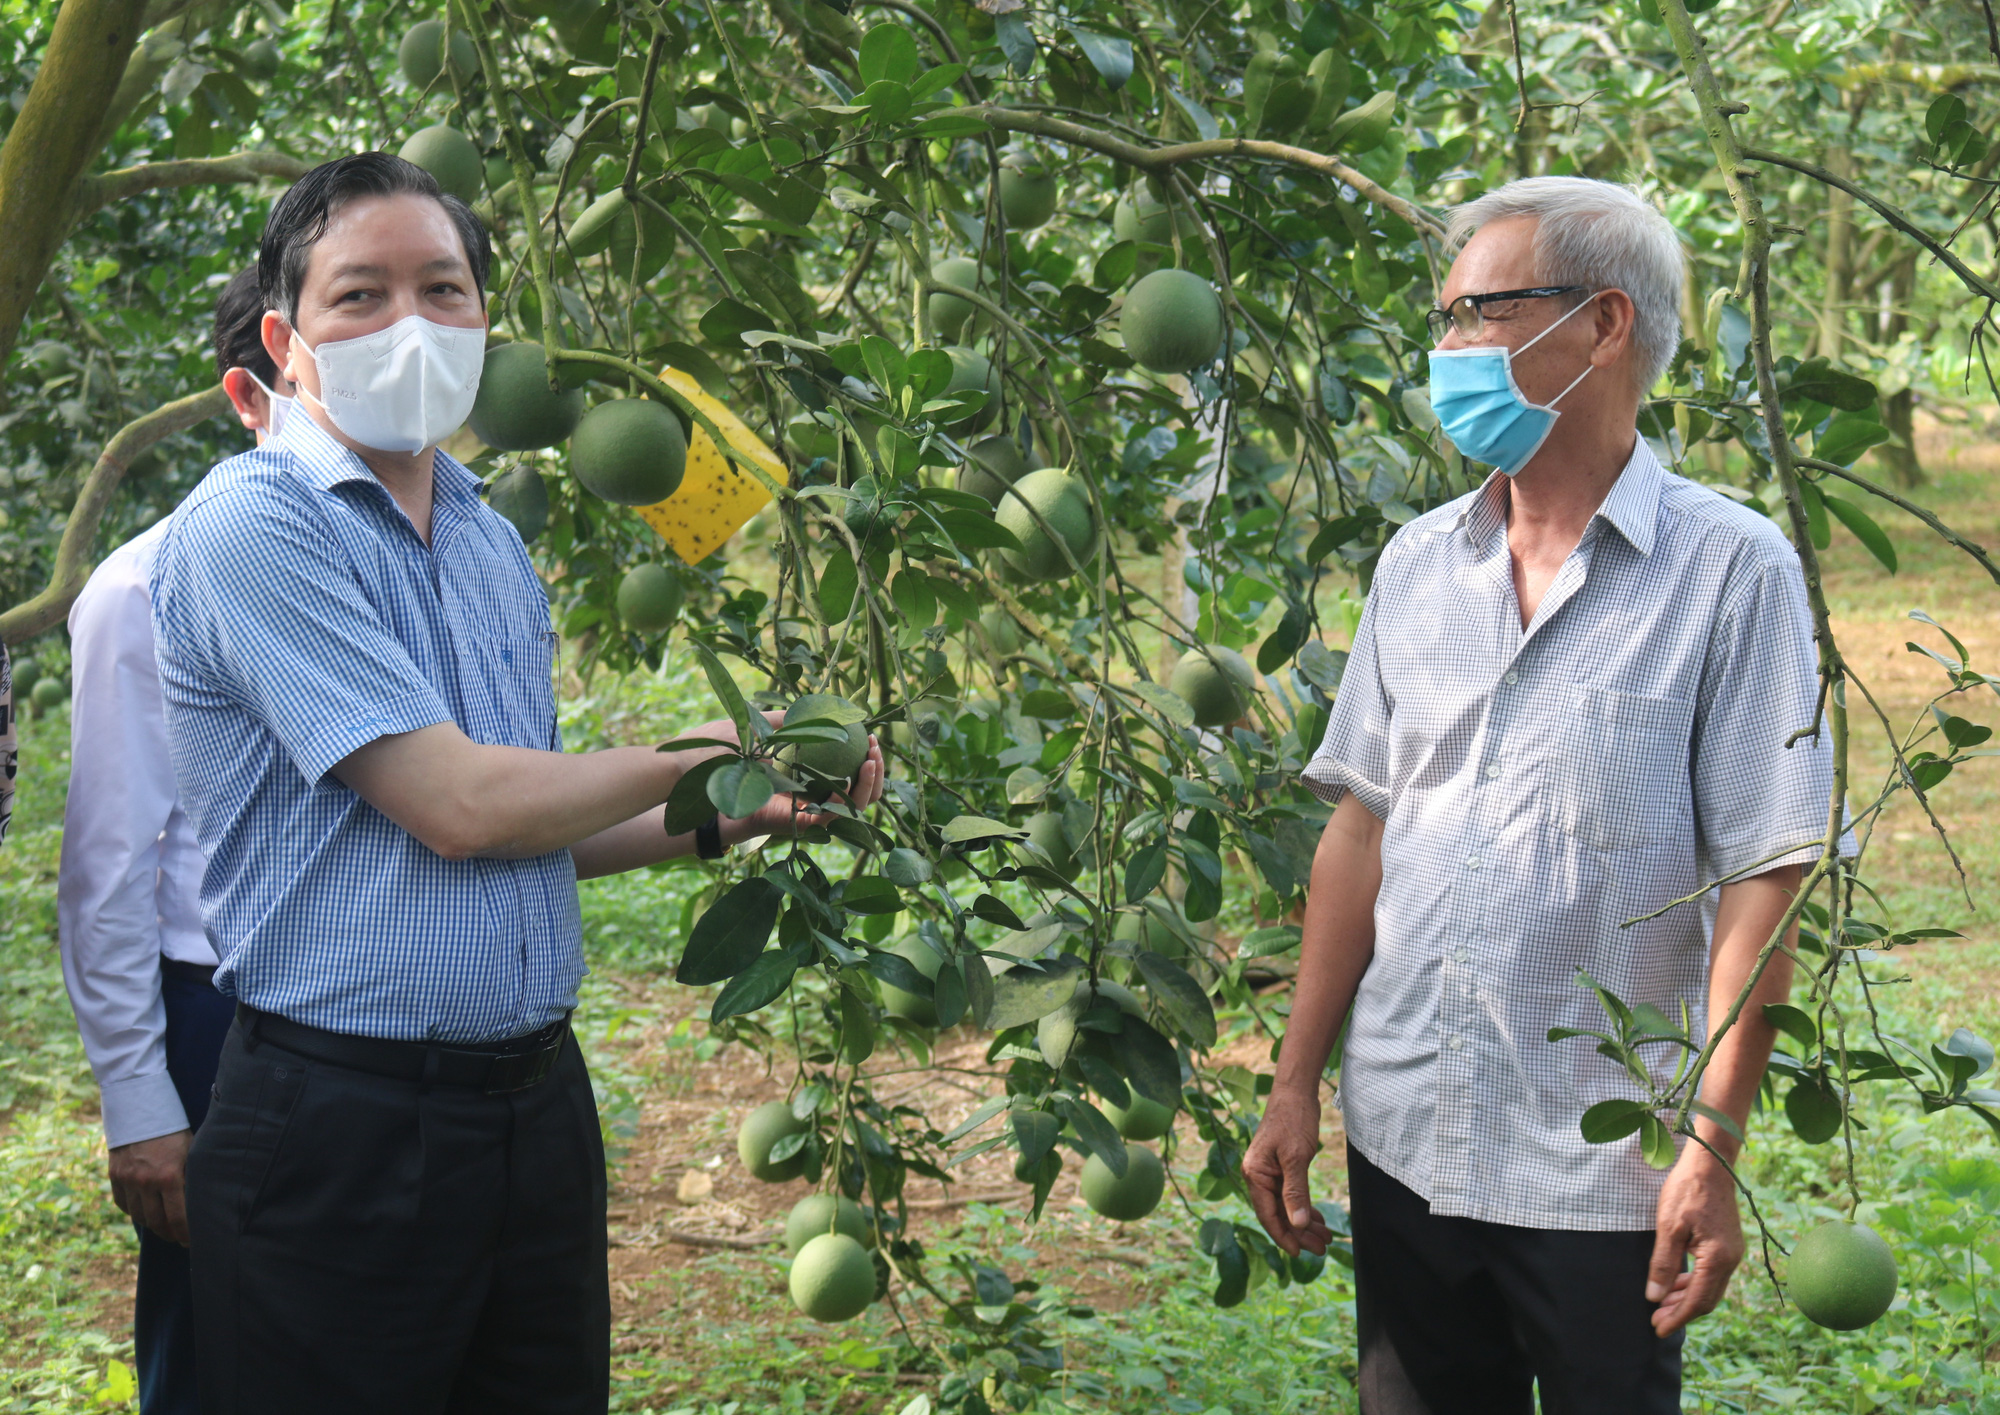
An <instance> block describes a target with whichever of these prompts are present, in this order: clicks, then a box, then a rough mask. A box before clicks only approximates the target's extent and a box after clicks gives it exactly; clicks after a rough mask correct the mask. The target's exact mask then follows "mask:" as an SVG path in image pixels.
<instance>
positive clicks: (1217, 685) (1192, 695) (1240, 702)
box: [1167, 644, 1257, 727]
mask: <svg viewBox="0 0 2000 1415" xmlns="http://www.w3.org/2000/svg"><path fill="white" fill-rule="evenodd" d="M1218 664H1219V665H1220V666H1219V667H1218ZM1256 682H1257V679H1256V675H1255V673H1254V672H1252V670H1251V668H1250V665H1249V663H1248V662H1247V661H1246V660H1245V659H1244V657H1243V655H1242V654H1240V653H1238V652H1236V650H1234V649H1226V648H1223V647H1222V646H1221V645H1220V644H1211V645H1209V646H1208V648H1207V649H1206V650H1203V649H1189V650H1188V651H1187V652H1186V653H1184V654H1182V655H1181V661H1180V662H1179V663H1177V664H1175V665H1174V671H1173V673H1172V675H1171V676H1169V677H1168V679H1167V691H1169V692H1171V693H1172V694H1173V695H1174V696H1175V697H1177V698H1180V699H1182V700H1183V701H1184V702H1186V703H1187V705H1188V706H1189V707H1191V708H1193V709H1194V720H1195V725H1196V726H1197V727H1221V726H1222V725H1223V724H1225V723H1230V722H1234V721H1236V719H1238V718H1239V717H1241V716H1243V714H1244V713H1246V712H1248V711H1249V710H1250V700H1251V698H1252V697H1253V696H1255V694H1256Z"/></svg>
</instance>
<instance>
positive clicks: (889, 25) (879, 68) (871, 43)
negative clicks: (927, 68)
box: [860, 20, 923, 88]
mask: <svg viewBox="0 0 2000 1415" xmlns="http://www.w3.org/2000/svg"><path fill="white" fill-rule="evenodd" d="M860 64H861V86H862V87H863V88H866V87H867V86H868V85H869V84H872V83H878V82H880V81H882V80H884V79H888V80H891V81H893V82H895V83H899V84H907V83H908V82H910V80H912V79H914V78H915V77H916V76H917V71H918V70H919V69H920V68H922V67H923V60H922V59H921V58H919V57H918V54H917V41H916V39H915V38H914V37H913V36H912V35H911V34H910V27H909V26H908V25H906V24H904V23H902V22H901V21H898V20H889V21H886V22H885V23H882V24H879V25H871V26H870V27H869V30H868V33H866V34H864V35H863V36H861V54H860Z"/></svg>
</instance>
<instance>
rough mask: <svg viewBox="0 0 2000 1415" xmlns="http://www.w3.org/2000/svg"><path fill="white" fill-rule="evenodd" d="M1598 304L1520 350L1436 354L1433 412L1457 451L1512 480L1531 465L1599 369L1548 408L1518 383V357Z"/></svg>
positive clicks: (1585, 305) (1578, 380)
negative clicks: (1560, 407)
mask: <svg viewBox="0 0 2000 1415" xmlns="http://www.w3.org/2000/svg"><path fill="white" fill-rule="evenodd" d="M1595 299H1596V296H1592V297H1591V299H1588V300H1585V301H1584V302H1583V303H1582V304H1580V305H1578V306H1577V307H1576V309H1574V310H1571V311H1570V312H1569V314H1566V315H1564V316H1563V317H1562V319H1559V320H1557V321H1556V322H1555V324H1551V325H1550V326H1549V327H1548V328H1547V329H1544V330H1543V331H1542V332H1541V333H1540V334H1537V335H1536V336H1535V337H1534V338H1533V339H1530V340H1529V341H1528V342H1527V343H1525V344H1523V345H1522V346H1521V347H1520V348H1519V349H1518V350H1509V349H1507V348H1505V347H1503V346H1499V345H1490V346H1485V347H1481V348H1477V349H1433V350H1431V411H1432V412H1434V413H1436V414H1437V419H1438V422H1439V424H1440V425H1442V426H1443V428H1444V435H1445V436H1446V437H1449V438H1450V439H1451V442H1452V445H1453V446H1454V447H1456V448H1457V449H1458V450H1459V451H1460V452H1463V453H1464V454H1465V455H1466V456H1467V457H1470V458H1471V459H1472V460H1473V461H1475V462H1485V463H1487V464H1488V465H1489V466H1493V467H1497V468H1499V469H1500V470H1501V471H1503V472H1505V473H1506V474H1507V475H1508V476H1510V477H1511V476H1513V475H1514V474H1515V473H1516V472H1518V471H1520V470H1521V468H1523V467H1525V466H1527V465H1528V461H1529V459H1530V458H1532V457H1533V456H1534V455H1535V454H1536V453H1537V452H1539V451H1541V450H1542V444H1543V443H1544V442H1546V441H1548V439H1549V433H1550V432H1551V431H1553V430H1554V428H1555V425H1556V419H1557V417H1559V416H1560V414H1558V413H1557V412H1556V404H1557V403H1560V402H1561V401H1562V400H1563V398H1564V397H1565V396H1567V394H1568V393H1569V390H1570V388H1574V387H1576V386H1577V384H1579V383H1581V382H1583V380H1584V379H1585V378H1587V377H1588V376H1589V375H1590V370H1591V368H1592V367H1593V365H1590V364H1586V365H1584V369H1583V372H1582V373H1580V374H1578V375H1577V376H1576V377H1575V378H1573V379H1571V380H1570V384H1569V388H1565V389H1563V391H1562V392H1561V393H1558V394H1556V396H1555V397H1553V398H1551V399H1550V400H1549V401H1548V402H1547V403H1545V404H1544V403H1530V402H1529V401H1528V400H1527V399H1526V398H1525V397H1523V396H1522V394H1521V389H1520V386H1519V385H1518V384H1516V383H1515V382H1514V354H1515V353H1526V352H1527V351H1528V350H1530V349H1532V348H1534V346H1535V345H1536V343H1537V342H1539V341H1540V340H1543V339H1546V338H1547V337H1548V336H1549V335H1550V334H1551V333H1552V332H1553V331H1554V330H1555V328H1556V325H1559V324H1561V323H1562V322H1563V320H1565V319H1568V318H1569V317H1570V315H1573V314H1575V313H1576V312H1577V310H1582V309H1588V308H1589V307H1590V305H1591V304H1592V303H1593V302H1594V300H1595Z"/></svg>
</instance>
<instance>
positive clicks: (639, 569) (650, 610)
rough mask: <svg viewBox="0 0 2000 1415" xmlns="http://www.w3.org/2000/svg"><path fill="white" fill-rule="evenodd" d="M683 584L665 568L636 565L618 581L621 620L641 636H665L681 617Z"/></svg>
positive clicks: (662, 566)
mask: <svg viewBox="0 0 2000 1415" xmlns="http://www.w3.org/2000/svg"><path fill="white" fill-rule="evenodd" d="M684 597H685V596H684V593H683V591H682V589H681V582H680V581H679V580H678V579H676V578H675V576H674V572H673V571H671V570H669V569H668V568H667V567H666V566H664V565H634V566H633V567H632V568H631V569H630V570H627V571H626V572H625V577H624V578H623V579H622V580H620V581H619V582H618V619H619V622H621V623H622V624H624V626H625V627H626V628H628V629H635V630H637V631H638V632H639V633H641V634H662V633H665V632H666V631H667V630H668V629H671V628H672V627H673V624H674V620H676V619H678V618H680V613H681V600H682V599H683V598H684Z"/></svg>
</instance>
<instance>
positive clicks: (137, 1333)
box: [132, 959, 236, 1415]
mask: <svg viewBox="0 0 2000 1415" xmlns="http://www.w3.org/2000/svg"><path fill="white" fill-rule="evenodd" d="M213 973H214V969H212V968H202V967H198V966H197V965H195V964H192V963H177V962H174V961H173V960H171V959H162V960H161V961H160V1001H161V1003H162V1004H163V1005H164V1007H165V1009H166V1014H167V1075H168V1076H169V1077H170V1078H172V1080H173V1083H174V1090H175V1091H177V1092H178V1093H179V1094H180V1098H181V1109H182V1110H184V1111H186V1112H187V1119H188V1127H189V1128H190V1129H195V1130H199V1129H200V1128H201V1121H202V1117H203V1116H205V1115H206V1114H208V1092H209V1088H210V1087H212V1086H213V1085H214V1084H215V1063H216V1059H217V1058H218V1057H220V1056H221V1054H222V1039H223V1038H224V1037H226V1036H228V1035H229V1024H230V1022H231V1020H232V1019H234V1018H235V1016H236V1005H235V1004H234V1003H232V1002H231V1001H230V1000H229V999H228V998H226V997H224V996H223V995H222V994H221V993H219V992H217V991H216V990H215V986H214V984H213V983H212V982H211V981H210V978H211V976H212V975H213ZM133 1227H134V1228H136V1229H137V1230H138V1231H139V1292H138V1297H137V1300H136V1301H135V1302H134V1303H133V1308H132V1345H133V1365H134V1366H136V1367H137V1368H138V1371H137V1374H138V1377H139V1411H140V1415H196V1412H197V1411H198V1410H199V1409H200V1408H201V1407H200V1404H199V1398H198V1396H197V1395H196V1391H195V1357H194V1287H193V1283H192V1280H191V1277H190V1275H189V1271H188V1250H187V1249H185V1248H183V1247H181V1245H180V1244H178V1243H176V1242H174V1241H173V1240H172V1239H171V1238H162V1237H160V1235H159V1234H157V1233H155V1232H153V1230H152V1229H150V1228H148V1227H146V1226H145V1225H144V1224H142V1223H141V1224H134V1225H133Z"/></svg>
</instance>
